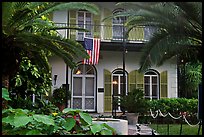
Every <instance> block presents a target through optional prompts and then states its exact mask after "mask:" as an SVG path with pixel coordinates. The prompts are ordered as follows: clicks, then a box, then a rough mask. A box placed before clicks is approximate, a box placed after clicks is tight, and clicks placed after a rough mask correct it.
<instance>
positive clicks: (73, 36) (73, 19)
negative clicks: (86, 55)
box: [68, 10, 77, 40]
mask: <svg viewBox="0 0 204 137" xmlns="http://www.w3.org/2000/svg"><path fill="white" fill-rule="evenodd" d="M69 24H70V27H77V26H76V11H74V10H70V11H69ZM68 38H70V39H73V40H76V30H73V29H70V30H69V37H68Z"/></svg>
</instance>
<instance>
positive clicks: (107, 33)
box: [104, 8, 113, 40]
mask: <svg viewBox="0 0 204 137" xmlns="http://www.w3.org/2000/svg"><path fill="white" fill-rule="evenodd" d="M110 15H112V12H111V11H110V10H109V9H106V8H105V9H104V17H107V16H110ZM104 25H105V26H104V39H105V40H111V39H112V29H113V28H112V19H107V20H105V21H104Z"/></svg>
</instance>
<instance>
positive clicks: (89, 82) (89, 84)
mask: <svg viewBox="0 0 204 137" xmlns="http://www.w3.org/2000/svg"><path fill="white" fill-rule="evenodd" d="M85 86H86V88H85V95H86V96H94V78H92V77H91V78H86V82H85Z"/></svg>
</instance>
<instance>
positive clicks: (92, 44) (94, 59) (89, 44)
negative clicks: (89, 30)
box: [83, 38, 100, 65]
mask: <svg viewBox="0 0 204 137" xmlns="http://www.w3.org/2000/svg"><path fill="white" fill-rule="evenodd" d="M84 44H85V45H84V47H85V49H86V52H87V53H88V54H89V57H90V58H89V59H84V60H83V63H84V64H94V65H95V64H98V60H99V51H100V39H97V38H84Z"/></svg>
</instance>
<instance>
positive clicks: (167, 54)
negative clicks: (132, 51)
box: [105, 2, 202, 97]
mask: <svg viewBox="0 0 204 137" xmlns="http://www.w3.org/2000/svg"><path fill="white" fill-rule="evenodd" d="M117 6H120V7H124V8H126V7H127V8H126V9H127V10H126V11H123V12H120V13H118V14H115V15H114V16H110V17H107V18H105V19H109V18H113V17H120V16H125V17H127V21H126V23H125V26H126V27H127V28H128V29H127V33H126V37H127V36H128V33H129V31H130V30H131V29H133V28H134V27H136V26H151V27H153V28H156V31H155V32H154V33H153V36H152V37H151V38H150V40H149V41H148V42H146V43H145V46H144V48H143V49H142V52H143V54H142V56H141V58H140V69H139V70H140V71H141V72H144V71H145V70H147V69H148V68H150V67H151V66H152V65H156V66H160V65H162V64H163V62H165V61H166V60H168V59H170V58H174V57H175V58H177V65H178V70H179V72H178V78H179V82H180V84H179V92H180V94H179V95H180V97H181V96H182V97H187V94H189V95H191V93H192V91H195V90H196V89H195V88H198V84H199V82H200V81H201V74H202V71H201V69H202V67H199V66H200V65H199V64H200V63H201V62H202V58H201V57H202V3H201V2H121V3H117ZM194 62H197V63H194ZM192 64H196V65H192ZM195 66H196V67H195ZM182 78H183V80H182ZM182 94H183V95H182Z"/></svg>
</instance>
